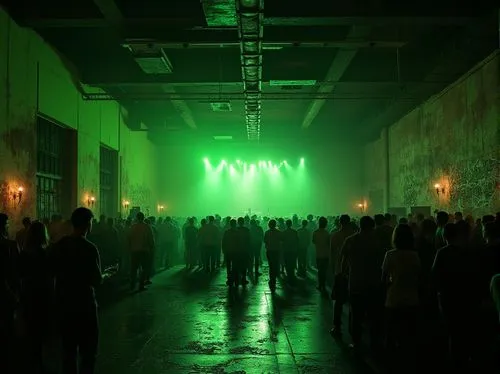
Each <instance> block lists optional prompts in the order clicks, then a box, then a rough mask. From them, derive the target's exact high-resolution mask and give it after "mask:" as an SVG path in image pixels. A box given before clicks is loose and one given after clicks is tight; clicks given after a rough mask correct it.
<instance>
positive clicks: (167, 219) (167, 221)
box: [165, 217, 189, 223]
mask: <svg viewBox="0 0 500 374" xmlns="http://www.w3.org/2000/svg"><path fill="white" fill-rule="evenodd" d="M188 221H189V219H188ZM165 223H172V217H165Z"/></svg>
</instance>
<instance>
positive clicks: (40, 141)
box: [36, 117, 65, 219]
mask: <svg viewBox="0 0 500 374" xmlns="http://www.w3.org/2000/svg"><path fill="white" fill-rule="evenodd" d="M64 131H65V130H64V128H62V127H60V126H58V125H56V124H54V123H52V122H50V121H48V120H46V119H44V118H42V117H37V179H36V181H37V186H36V189H37V216H38V218H40V219H43V218H50V217H51V216H52V215H54V214H60V213H61V183H62V180H63V174H64V173H63V149H64V148H63V147H64Z"/></svg>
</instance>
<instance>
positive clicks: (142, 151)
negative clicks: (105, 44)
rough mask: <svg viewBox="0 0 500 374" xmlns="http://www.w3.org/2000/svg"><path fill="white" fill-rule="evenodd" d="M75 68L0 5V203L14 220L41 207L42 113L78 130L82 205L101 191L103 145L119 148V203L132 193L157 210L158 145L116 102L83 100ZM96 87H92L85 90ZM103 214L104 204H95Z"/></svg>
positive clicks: (136, 199)
mask: <svg viewBox="0 0 500 374" xmlns="http://www.w3.org/2000/svg"><path fill="white" fill-rule="evenodd" d="M70 70H71V67H70V65H69V64H67V63H65V62H64V61H63V60H62V59H61V58H60V56H59V55H58V54H57V53H56V52H55V51H54V50H53V49H52V48H51V47H50V46H49V45H47V44H46V43H44V42H43V40H42V39H41V38H40V37H39V36H38V35H37V34H36V33H34V32H32V31H31V30H29V29H24V28H20V27H19V26H17V25H16V24H15V23H14V22H13V21H12V19H10V17H9V16H8V15H7V14H6V13H5V12H4V11H3V10H1V9H0V183H1V184H2V185H3V190H2V191H3V192H2V194H1V200H2V203H3V206H1V205H0V209H2V210H4V211H7V213H9V215H11V216H12V218H13V221H14V224H15V225H17V224H18V223H19V219H20V218H21V217H22V216H24V215H29V216H35V213H36V196H35V192H36V115H37V112H38V113H41V114H43V115H44V116H46V117H49V118H51V119H53V120H55V121H57V122H58V123H60V124H62V125H64V126H67V127H69V128H72V129H75V130H76V131H77V142H78V150H77V158H78V162H77V165H75V167H76V168H77V186H76V188H77V191H75V194H74V195H75V196H77V197H76V200H77V201H75V202H74V204H75V206H76V205H83V204H84V202H85V197H86V195H88V194H90V193H91V194H93V195H95V196H96V197H98V196H99V147H100V145H101V144H103V145H106V146H107V147H109V148H112V149H115V150H117V151H118V152H119V158H120V159H121V175H119V176H118V179H119V182H118V183H119V191H121V196H119V201H118V202H117V203H118V206H121V201H122V200H123V199H127V200H129V201H130V203H131V206H135V205H139V206H142V207H143V208H145V209H148V210H150V212H151V213H153V212H154V210H155V209H156V206H157V204H158V202H159V200H160V198H159V193H158V191H159V189H158V179H157V169H156V165H157V160H158V154H157V149H156V147H154V146H153V145H152V144H151V143H150V142H149V140H148V139H147V134H146V133H145V132H131V131H130V130H129V129H128V128H127V127H126V126H125V124H124V120H123V109H122V108H121V107H120V106H119V104H118V103H116V102H114V101H100V102H86V101H84V100H82V98H81V95H80V93H79V91H78V89H77V87H78V85H79V84H78V82H75V81H74V79H73V76H72V74H71V73H70ZM86 89H90V88H86ZM20 185H22V186H23V187H24V188H25V194H24V199H23V202H22V204H21V205H20V206H19V207H14V206H12V204H9V195H8V192H9V191H10V190H13V189H17V187H18V186H20ZM94 211H95V213H96V214H99V202H98V201H97V204H96V206H95V208H94Z"/></svg>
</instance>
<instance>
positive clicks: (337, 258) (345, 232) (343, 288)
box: [330, 214, 355, 336]
mask: <svg viewBox="0 0 500 374" xmlns="http://www.w3.org/2000/svg"><path fill="white" fill-rule="evenodd" d="M339 224H340V229H339V230H338V231H336V232H334V233H333V234H332V237H331V240H330V263H331V266H332V270H333V274H334V278H333V289H332V299H333V300H334V305H333V329H332V330H331V331H330V333H331V334H332V335H337V336H338V335H341V334H342V314H343V310H344V304H345V303H346V302H347V298H348V288H347V281H348V278H347V277H346V276H345V274H343V273H342V263H341V261H342V253H341V250H342V246H343V245H344V242H345V240H346V239H347V238H348V237H350V236H351V235H354V232H355V231H354V228H353V227H352V224H351V217H349V216H348V215H347V214H343V215H341V216H340V219H339Z"/></svg>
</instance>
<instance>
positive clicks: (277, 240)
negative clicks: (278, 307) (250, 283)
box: [264, 219, 282, 292]
mask: <svg viewBox="0 0 500 374" xmlns="http://www.w3.org/2000/svg"><path fill="white" fill-rule="evenodd" d="M281 235H282V233H281V231H279V230H278V229H277V228H276V220H274V219H272V220H270V221H269V230H267V231H266V233H265V235H264V244H265V245H266V253H267V262H268V263H269V289H270V290H271V292H274V291H276V278H277V277H278V275H279V271H280V260H281V243H282V237H281Z"/></svg>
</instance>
